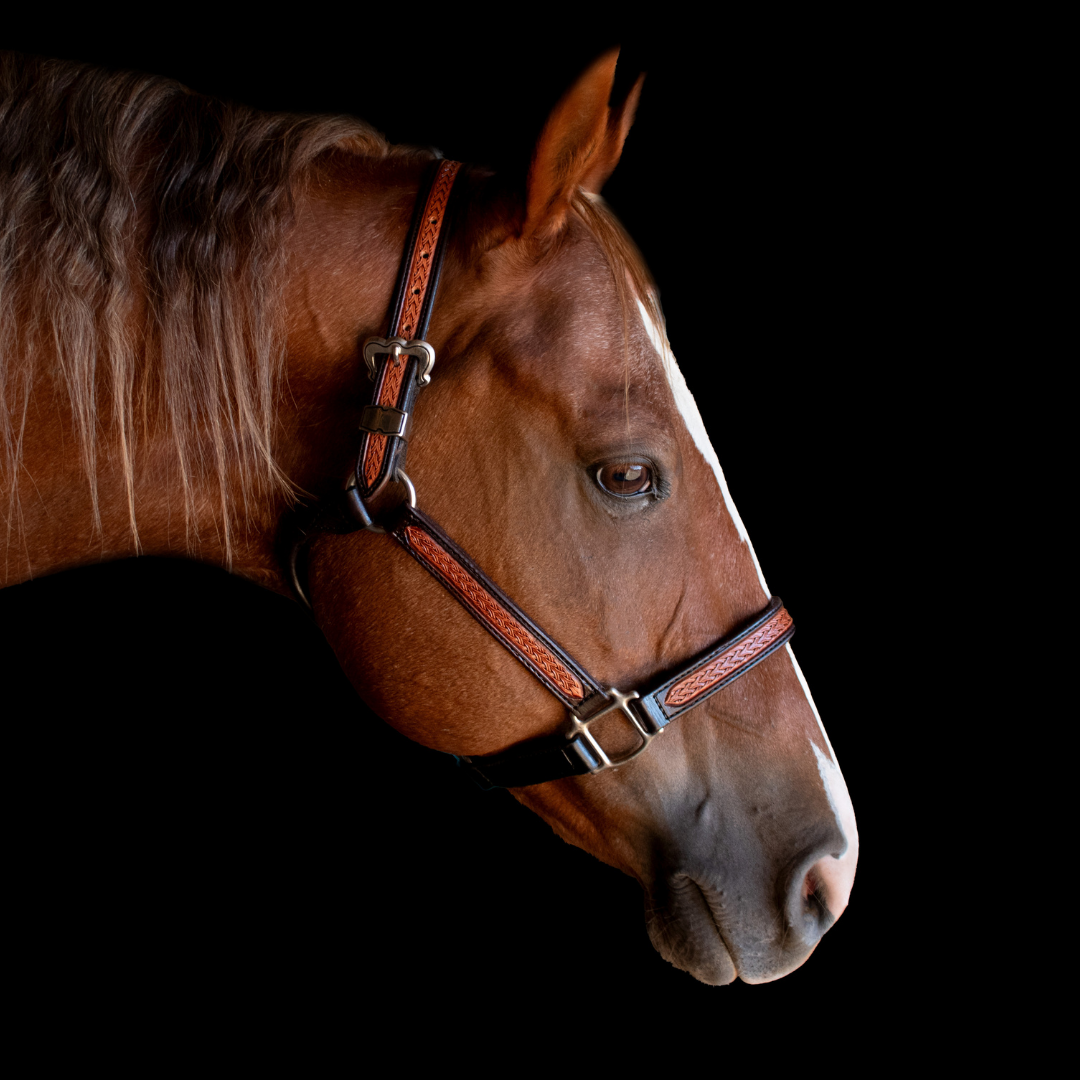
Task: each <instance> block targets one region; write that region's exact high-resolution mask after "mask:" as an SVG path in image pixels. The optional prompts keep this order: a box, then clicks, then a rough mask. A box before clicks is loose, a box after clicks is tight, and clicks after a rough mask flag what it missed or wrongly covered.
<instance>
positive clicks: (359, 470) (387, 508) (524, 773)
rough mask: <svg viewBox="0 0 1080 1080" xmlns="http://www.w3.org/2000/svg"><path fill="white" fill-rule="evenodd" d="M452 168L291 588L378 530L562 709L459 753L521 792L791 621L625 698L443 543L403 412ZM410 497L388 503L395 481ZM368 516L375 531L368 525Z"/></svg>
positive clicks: (293, 556) (491, 780) (734, 639)
mask: <svg viewBox="0 0 1080 1080" xmlns="http://www.w3.org/2000/svg"><path fill="white" fill-rule="evenodd" d="M460 168H461V165H460V163H459V162H456V161H438V162H435V163H434V164H433V168H432V170H431V171H430V172H429V173H428V174H427V175H426V177H425V184H422V185H421V189H420V193H419V195H418V196H417V201H416V208H415V210H414V211H413V222H412V228H411V230H410V233H409V240H408V242H407V243H406V246H405V253H404V257H403V258H402V262H401V269H400V272H399V274H398V282H397V289H396V291H395V294H394V304H393V308H392V315H391V319H390V329H389V332H388V334H387V336H386V337H385V338H368V340H367V341H365V342H364V362H365V363H366V365H367V368H368V374H369V376H370V377H371V381H372V384H373V390H372V395H371V401H370V403H369V404H368V405H367V406H366V407H365V409H364V412H363V416H362V419H361V423H360V429H361V431H362V432H363V433H364V437H363V441H362V444H361V448H360V456H359V459H358V461H357V464H356V468H355V469H354V470H353V472H352V475H351V476H350V477H349V479H348V481H347V482H346V485H345V490H344V493H343V495H342V497H341V498H339V499H336V500H329V501H328V502H324V503H320V504H317V505H316V506H315V507H314V508H312V510H311V512H310V513H309V517H308V520H307V521H306V522H304V524H302V525H300V526H298V530H297V536H296V538H295V540H294V542H293V543H292V545H291V550H290V556H289V580H290V584H291V585H292V587H293V590H294V591H295V593H296V595H297V597H298V598H299V599H300V600H301V601H302V602H303V603H304V604H306V605H307V606H308V607H310V606H311V605H310V603H309V602H308V599H307V597H306V596H305V594H304V590H303V588H302V586H301V583H300V573H299V569H298V556H299V554H300V551H301V549H302V547H303V545H304V544H305V542H306V541H307V539H308V536H309V534H310V533H311V532H333V533H348V532H354V531H356V530H359V529H371V530H373V531H376V532H387V533H389V534H390V535H391V536H392V537H393V538H394V540H396V541H397V542H398V543H399V544H400V545H401V546H402V547H403V548H404V549H405V550H406V551H407V552H408V553H409V554H410V555H412V557H413V558H414V559H416V561H417V562H418V563H420V565H421V566H423V567H424V569H425V570H427V571H428V573H430V574H431V575H432V577H434V578H435V579H436V580H437V581H438V582H439V583H440V584H441V585H442V586H443V587H444V588H445V589H446V590H447V591H448V592H449V593H450V595H451V596H453V597H454V599H455V600H457V601H458V603H459V604H461V605H462V607H464V608H465V610H466V611H468V612H469V614H470V615H472V616H473V618H474V619H476V621H477V622H479V623H480V625H481V626H482V627H483V628H484V629H485V630H487V632H488V633H489V634H491V636H492V637H494V638H495V640H496V641H498V642H499V643H500V644H501V645H502V646H503V647H504V648H506V649H507V650H509V652H510V653H511V654H512V655H513V656H514V657H515V659H517V660H518V661H519V663H521V664H523V665H524V666H525V667H526V668H528V669H529V671H531V672H532V674H533V675H534V677H535V678H537V679H538V680H539V681H540V682H541V683H543V684H544V686H545V687H547V689H548V690H549V691H550V692H551V693H552V694H554V695H555V696H556V697H557V698H558V699H559V700H560V701H561V702H562V703H563V704H564V705H566V707H567V708H568V709H569V714H570V715H569V723H568V725H567V727H566V728H565V729H564V730H563V731H562V732H560V733H559V734H557V735H553V736H548V737H544V738H538V739H531V740H528V741H527V742H523V743H518V744H517V745H516V746H512V747H511V748H510V749H509V750H506V751H504V752H503V753H501V754H490V755H486V756H483V757H471V758H470V757H460V756H459V757H458V761H459V762H460V763H461V764H462V765H463V766H464V767H465V768H466V769H468V771H469V772H470V773H471V774H472V776H473V777H474V779H476V780H477V781H478V782H479V783H480V784H481V786H483V787H522V786H524V785H526V784H542V783H544V782H545V781H548V780H558V779H561V778H563V777H567V776H581V775H584V774H586V773H598V772H602V771H603V770H605V769H610V768H615V767H617V766H619V765H624V764H626V762H628V761H631V760H633V759H634V758H635V757H637V756H638V754H640V753H642V752H643V751H644V750H645V749H646V747H648V745H649V744H650V743H651V742H652V740H653V739H654V738H655V737H656V736H657V735H660V734H662V733H663V731H664V728H665V727H667V725H668V724H669V723H670V722H671V721H672V720H674V719H675V717H677V716H679V715H680V714H681V713H684V712H686V711H687V709H692V708H693V707H694V706H695V705H699V704H700V703H701V702H702V701H704V700H705V699H706V698H707V697H709V696H711V695H712V694H715V693H716V692H717V691H718V690H722V689H723V688H724V687H725V686H728V685H730V684H731V683H732V682H734V681H735V680H736V679H738V678H740V677H741V676H743V675H745V674H746V673H747V672H748V671H749V670H750V669H751V668H752V667H753V666H754V665H755V664H757V663H760V662H761V661H762V660H764V659H765V657H767V656H769V655H770V654H771V653H773V652H775V651H776V650H777V649H779V648H780V647H781V646H782V645H783V644H785V642H787V641H789V640H790V639H791V636H792V634H794V632H795V625H794V623H793V622H792V619H791V616H790V615H789V614H788V613H787V611H786V610H785V608H784V606H783V605H782V604H781V602H780V600H779V599H778V598H777V597H773V598H772V599H771V600H770V601H769V604H768V606H767V607H766V608H765V610H764V611H762V612H760V613H759V614H758V615H756V616H754V618H753V619H751V620H750V622H749V623H748V624H746V625H744V626H742V627H741V628H739V629H738V630H736V631H735V632H733V633H731V634H728V635H726V636H725V637H723V638H721V639H720V640H719V641H717V642H714V643H713V645H711V646H710V647H709V648H708V650H706V652H705V653H703V654H701V655H699V656H698V657H696V658H695V659H693V660H690V661H689V662H687V663H685V664H683V665H682V666H681V667H680V668H679V669H678V670H677V671H675V672H673V673H672V674H670V675H669V676H668V677H667V678H666V679H664V680H663V681H662V682H660V683H659V685H656V686H655V687H654V688H653V689H651V690H647V691H644V692H639V691H637V690H631V691H629V692H628V693H623V692H622V691H620V690H616V689H615V688H614V687H609V688H607V689H604V688H603V687H601V686H600V684H599V683H597V682H596V680H595V679H593V678H592V676H591V675H589V673H588V672H587V671H586V670H585V669H584V668H583V667H581V665H580V664H578V663H577V662H576V661H575V660H574V658H573V657H572V656H570V654H569V653H567V652H566V651H565V650H563V649H562V648H560V647H559V645H557V644H556V643H555V642H554V641H553V640H552V639H551V638H549V637H548V636H547V635H546V634H545V633H544V632H543V630H541V629H540V627H538V626H537V625H536V624H535V623H534V622H533V621H532V620H531V619H530V618H529V617H528V616H527V615H526V614H525V613H524V612H523V611H522V610H521V609H520V608H519V607H518V606H517V605H516V604H515V603H514V602H513V601H512V600H511V599H510V598H509V597H508V596H507V595H506V594H505V593H504V592H503V591H502V590H501V589H500V588H499V587H498V586H497V585H496V584H495V583H494V582H493V581H492V580H491V579H490V578H489V577H488V576H487V575H486V574H485V573H484V572H483V571H482V570H481V569H480V568H479V567H478V566H477V565H476V564H475V563H474V562H473V561H472V559H470V558H469V556H468V555H467V554H466V553H465V552H464V551H462V549H461V548H459V547H458V546H457V545H456V544H455V543H454V542H453V540H451V539H450V537H449V536H447V535H446V533H444V532H443V531H442V529H440V528H439V526H438V525H437V524H436V523H435V522H434V521H432V519H431V518H429V517H428V516H427V515H426V514H424V513H423V512H422V511H420V510H418V509H417V507H416V491H415V488H414V487H413V485H412V482H411V481H410V480H409V478H408V476H407V475H406V473H405V471H404V465H405V454H406V451H407V449H408V439H409V434H410V428H411V413H412V409H413V405H414V403H415V400H416V395H417V394H418V393H419V391H420V390H421V389H422V388H423V387H424V386H426V385H427V384H428V383H429V382H430V381H431V370H432V367H433V366H434V364H435V350H434V349H433V348H432V347H431V346H430V345H429V344H428V342H427V341H425V340H424V335H425V333H426V332H427V326H428V322H429V320H430V318H431V310H432V307H433V306H434V302H435V294H436V291H437V289H438V283H439V269H440V266H441V264H442V257H443V253H444V251H445V248H446V245H445V242H444V241H445V234H444V230H443V224H444V222H445V220H446V211H447V206H448V205H449V201H450V194H451V191H452V189H453V185H454V180H455V178H456V176H457V173H458V170H459V169H460ZM394 481H397V482H398V483H400V484H402V485H404V487H405V489H406V491H407V492H408V499H407V502H405V503H400V502H398V503H396V504H395V503H394V502H393V501H392V495H391V494H390V489H391V487H392V485H393V483H394ZM376 520H378V521H379V522H381V523H382V524H376ZM614 712H620V713H622V715H623V716H624V717H625V719H626V720H627V721H628V722H629V723H630V724H631V726H632V727H633V729H634V731H635V733H636V734H637V736H638V738H639V740H640V741H639V743H638V745H637V746H635V747H634V749H632V750H630V751H628V752H626V753H623V754H620V755H611V754H609V753H608V752H607V751H605V750H604V748H603V747H602V746H601V745H600V742H599V741H598V739H597V737H596V735H595V734H594V732H593V731H592V730H590V729H591V726H592V725H593V724H594V723H595V722H596V721H597V720H599V719H600V718H601V717H603V716H607V715H608V714H609V713H614Z"/></svg>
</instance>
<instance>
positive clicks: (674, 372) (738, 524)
mask: <svg viewBox="0 0 1080 1080" xmlns="http://www.w3.org/2000/svg"><path fill="white" fill-rule="evenodd" d="M637 304H638V310H639V311H640V312H641V321H642V322H643V323H644V324H645V332H646V333H647V334H648V335H649V341H651V342H652V346H653V348H654V349H655V350H656V351H657V353H658V354H659V355H660V360H661V362H662V363H663V365H664V374H665V375H667V380H668V385H669V386H670V387H671V392H672V394H673V395H674V396H675V405H676V406H677V407H678V410H679V413H680V414H681V415H682V418H683V421H684V423H685V424H686V428H687V430H688V431H689V432H690V436H691V438H692V439H693V440H694V445H695V446H696V447H697V448H698V450H699V451H700V453H701V456H702V457H703V458H704V459H705V460H706V461H707V462H708V463H709V465H710V466H711V467H712V471H713V473H714V474H715V475H716V482H717V483H718V484H719V485H720V492H721V494H722V495H723V497H724V505H725V506H726V507H727V511H728V513H729V514H730V515H731V520H732V521H733V522H734V523H735V528H736V529H737V530H738V533H739V539H740V540H741V541H742V542H743V543H744V544H746V546H747V547H748V548H749V549H750V557H751V558H752V559H753V560H754V569H755V570H757V576H758V580H759V581H760V582H761V587H762V588H763V589H764V590H765V595H766V596H772V593H771V592H770V591H769V586H768V585H767V584H766V582H765V575H764V574H763V573H762V572H761V564H760V563H759V562H758V558H757V554H756V553H755V552H754V545H753V544H751V543H750V537H749V536H748V535H747V533H746V526H745V525H744V524H743V520H742V517H741V516H740V515H739V511H738V510H737V509H736V508H735V502H734V500H733V499H732V498H731V492H730V491H728V486H727V480H726V479H725V478H724V470H723V469H722V468H721V467H720V459H719V458H718V457H717V456H716V451H715V450H714V449H713V445H712V442H711V441H710V440H709V434H708V432H707V431H706V430H705V422H704V421H703V420H702V419H701V412H700V411H699V410H698V407H697V402H696V401H695V400H694V395H693V394H691V393H690V388H689V387H688V386H687V385H686V379H685V378H683V373H682V372H681V371H680V370H679V365H678V364H677V363H676V361H675V355H674V353H672V351H671V346H670V345H669V344H668V340H667V335H666V334H665V333H664V332H663V331H662V330H661V329H660V328H659V327H658V326H657V325H656V324H655V323H654V322H653V321H652V319H651V318H650V317H649V312H648V310H647V309H646V307H645V305H644V304H643V303H642V302H641V300H640V299H639V300H638V302H637ZM784 648H785V649H786V650H787V654H788V657H789V658H790V660H791V666H792V667H793V668H794V669H795V675H796V677H797V678H798V680H799V685H800V686H801V687H802V691H803V694H805V695H806V700H807V702H808V703H809V705H810V708H811V710H812V711H813V713H814V719H815V720H817V725H818V728H819V729H820V731H821V737H822V738H823V739H824V740H825V745H826V746H827V747H828V749H829V757H831V758H832V760H831V761H830V760H829V758H827V757H826V756H825V755H824V754H823V753H822V752H821V750H820V749H819V748H818V746H817V744H816V743H813V742H811V745H812V746H813V748H814V756H815V757H816V759H817V766H818V772H819V773H820V774H821V782H822V784H823V785H824V787H825V794H826V796H827V797H828V800H829V806H830V808H831V809H832V812H833V817H835V818H836V823H837V825H838V826H839V828H840V831H841V832H842V833H843V834H844V840H845V845H844V850H843V851H842V852H840V857H839V858H838V859H837V860H836V866H835V867H832V866H829V868H828V871H827V876H828V877H829V878H830V879H833V880H832V881H830V882H828V883H827V884H828V885H829V886H830V893H831V895H832V896H833V897H834V898H837V900H839V898H840V897H842V902H841V903H840V904H839V907H840V911H842V910H843V908H844V906H846V904H847V898H848V894H849V893H850V892H851V883H852V881H853V880H854V877H855V863H856V861H857V860H858V857H859V833H858V830H857V829H856V827H855V809H854V807H853V806H852V805H851V795H850V794H849V793H848V789H847V784H846V783H844V776H843V774H842V773H841V772H840V766H839V765H838V764H837V758H836V752H835V751H834V750H833V748H832V743H831V742H830V741H829V736H828V734H827V733H826V731H825V725H824V724H823V723H822V722H821V713H819V712H818V708H817V705H815V704H814V697H813V695H812V694H811V693H810V687H809V686H807V685H806V676H805V675H803V673H802V668H801V667H799V662H798V660H796V659H795V654H794V653H793V652H792V651H791V645H790V644H788V645H785V646H784ZM840 911H834V912H833V914H834V915H839V914H840Z"/></svg>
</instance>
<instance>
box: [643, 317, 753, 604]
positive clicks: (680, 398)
mask: <svg viewBox="0 0 1080 1080" xmlns="http://www.w3.org/2000/svg"><path fill="white" fill-rule="evenodd" d="M637 305H638V310H639V311H640V312H641V321H642V322H643V323H644V324H645V332H646V333H647V334H648V335H649V341H651V342H652V347H653V348H654V349H655V350H656V351H657V352H658V353H659V354H660V360H661V362H662V363H663V365H664V374H665V375H667V380H668V385H669V386H670V387H671V392H672V394H674V395H675V405H676V407H677V408H678V410H679V413H680V414H681V416H682V418H683V422H684V423H685V424H686V429H687V430H688V431H689V432H690V437H691V438H692V439H693V440H694V445H695V446H696V447H697V448H698V450H699V451H700V452H701V456H702V457H703V458H704V459H705V460H706V461H707V462H708V463H709V465H710V466H711V467H712V471H713V472H714V473H715V474H716V482H717V483H718V484H719V485H720V494H721V495H723V496H724V505H725V506H726V507H727V512H728V514H730V515H731V520H732V521H733V522H734V523H735V528H736V529H737V530H738V533H739V539H740V540H741V541H742V542H743V543H744V544H745V545H746V546H747V547H748V548H749V549H750V558H751V559H753V560H754V569H755V570H756V571H757V576H758V581H760V582H761V587H762V589H764V590H765V596H766V597H770V596H772V593H771V592H769V586H768V585H767V584H766V582H765V575H764V574H763V573H762V572H761V563H759V562H758V557H757V554H756V553H755V551H754V545H753V544H751V543H750V537H749V536H748V535H747V533H746V526H745V525H744V524H743V519H742V518H741V517H740V516H739V511H738V510H736V509H735V500H734V499H732V497H731V492H730V491H728V486H727V480H726V479H725V478H724V470H723V469H722V468H720V459H719V458H718V457H717V456H716V451H715V450H714V449H713V445H712V443H711V442H710V441H709V433H708V432H707V431H706V430H705V422H704V421H703V420H702V419H701V412H700V411H699V410H698V407H697V402H696V401H695V400H694V395H693V394H691V393H690V387H688V386H687V385H686V379H684V378H683V373H682V372H681V371H680V370H679V365H678V364H677V363H676V362H675V354H674V353H672V351H671V346H670V345H669V344H668V340H667V335H666V334H665V333H664V332H663V331H662V330H661V329H660V328H659V327H658V326H656V325H655V324H654V323H653V321H652V319H651V318H649V312H648V310H647V309H646V307H645V305H644V304H643V303H642V302H641V301H640V300H638V302H637Z"/></svg>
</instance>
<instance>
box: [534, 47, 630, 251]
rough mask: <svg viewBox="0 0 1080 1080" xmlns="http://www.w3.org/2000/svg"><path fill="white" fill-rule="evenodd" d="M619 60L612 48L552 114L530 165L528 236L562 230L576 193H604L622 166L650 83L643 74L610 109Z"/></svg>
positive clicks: (570, 90)
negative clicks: (643, 86)
mask: <svg viewBox="0 0 1080 1080" xmlns="http://www.w3.org/2000/svg"><path fill="white" fill-rule="evenodd" d="M618 58H619V50H618V49H612V50H611V52H608V53H605V54H604V55H603V56H601V57H600V59H599V60H597V61H595V62H594V63H593V65H592V66H591V67H590V68H589V69H588V70H587V71H586V72H585V74H584V75H582V76H581V78H580V79H578V81H577V82H576V83H574V85H573V86H572V87H571V88H570V89H569V90H568V91H567V92H566V94H565V95H564V96H563V99H562V100H561V101H560V102H559V104H558V105H556V106H555V108H554V109H553V110H552V113H551V116H549V117H548V121H547V123H546V124H545V125H544V130H543V131H542V132H541V133H540V140H539V142H537V144H536V150H535V151H534V152H533V159H532V165H531V166H530V168H529V181H528V187H527V195H526V202H525V205H526V210H525V227H524V229H523V235H526V236H530V235H536V234H538V233H546V234H552V233H555V232H557V231H558V229H559V228H560V226H561V225H562V223H563V221H564V220H565V218H566V212H567V210H568V209H569V207H570V200H571V198H572V197H573V195H574V192H575V191H577V189H578V188H580V189H581V190H582V191H586V192H592V193H594V194H595V193H597V192H599V191H600V189H601V188H602V187H603V186H604V182H605V181H606V180H607V178H608V177H609V176H610V175H611V173H612V171H613V170H614V168H615V166H616V165H617V164H618V162H619V157H620V155H621V154H622V148H623V143H624V142H625V141H626V135H627V132H628V131H629V130H630V125H631V124H632V123H633V122H634V112H635V110H636V109H637V103H638V98H639V97H640V96H641V84H642V83H643V82H644V81H645V76H644V75H640V76H638V80H637V82H635V83H634V85H633V88H632V89H631V90H630V93H629V94H627V95H626V100H625V101H623V103H622V104H621V105H620V106H619V107H618V108H617V109H610V108H608V100H609V98H610V97H611V87H612V84H613V83H614V81H615V62H616V61H617V60H618Z"/></svg>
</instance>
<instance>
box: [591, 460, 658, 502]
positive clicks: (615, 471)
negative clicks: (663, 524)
mask: <svg viewBox="0 0 1080 1080" xmlns="http://www.w3.org/2000/svg"><path fill="white" fill-rule="evenodd" d="M596 482H597V483H598V484H599V485H600V486H601V487H602V488H603V489H604V490H605V491H606V492H607V493H608V494H609V495H617V496H618V497H619V498H620V499H632V498H633V497H634V496H635V495H644V494H645V493H646V492H648V491H651V490H652V469H650V468H649V466H648V465H642V464H641V463H640V462H637V461H620V462H618V463H617V464H615V465H601V466H600V468H599V469H597V470H596Z"/></svg>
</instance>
